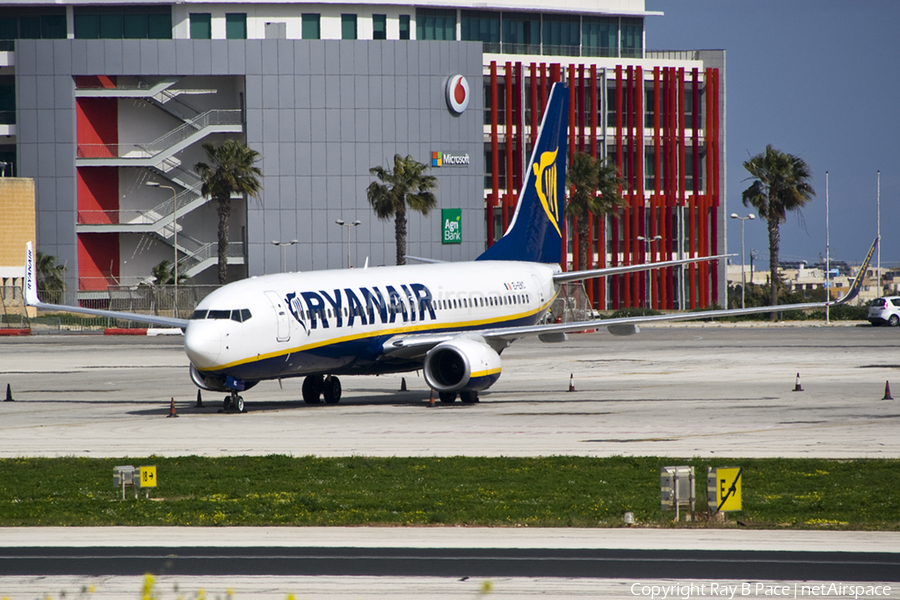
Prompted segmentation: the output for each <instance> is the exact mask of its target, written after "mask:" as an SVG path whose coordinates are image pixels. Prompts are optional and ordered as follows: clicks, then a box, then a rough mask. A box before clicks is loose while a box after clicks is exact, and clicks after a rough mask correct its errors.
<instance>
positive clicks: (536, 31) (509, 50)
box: [501, 12, 541, 54]
mask: <svg viewBox="0 0 900 600" xmlns="http://www.w3.org/2000/svg"><path fill="white" fill-rule="evenodd" d="M502 29H503V39H502V40H501V42H502V50H501V51H502V52H504V53H506V54H540V53H541V16H540V15H535V14H531V13H506V12H505V13H503V27H502Z"/></svg>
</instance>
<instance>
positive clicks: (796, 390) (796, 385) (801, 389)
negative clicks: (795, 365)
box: [791, 373, 803, 392]
mask: <svg viewBox="0 0 900 600" xmlns="http://www.w3.org/2000/svg"><path fill="white" fill-rule="evenodd" d="M791 391H794V392H802V391H803V388H802V387H800V373H797V383H795V384H794V389H793V390H791Z"/></svg>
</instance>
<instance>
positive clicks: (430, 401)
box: [428, 388, 434, 406]
mask: <svg viewBox="0 0 900 600" xmlns="http://www.w3.org/2000/svg"><path fill="white" fill-rule="evenodd" d="M428 406H434V388H431V400H429V401H428Z"/></svg>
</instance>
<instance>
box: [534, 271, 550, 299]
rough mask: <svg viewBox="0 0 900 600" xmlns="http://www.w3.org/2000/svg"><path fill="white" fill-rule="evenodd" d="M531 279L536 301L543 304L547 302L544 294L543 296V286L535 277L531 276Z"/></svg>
mask: <svg viewBox="0 0 900 600" xmlns="http://www.w3.org/2000/svg"><path fill="white" fill-rule="evenodd" d="M531 278H532V279H533V280H534V292H535V294H536V295H537V299H538V300H539V301H540V303H541V304H543V303H544V302H546V301H547V299H546V294H544V286H543V285H541V280H540V279H539V278H538V276H537V275H534V274H532V275H531Z"/></svg>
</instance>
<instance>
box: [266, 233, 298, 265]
mask: <svg viewBox="0 0 900 600" xmlns="http://www.w3.org/2000/svg"><path fill="white" fill-rule="evenodd" d="M296 243H297V240H291V241H289V242H279V241H278V240H272V244H273V245H274V246H281V272H282V273H284V248H285V246H293V245H294V244H296Z"/></svg>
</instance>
